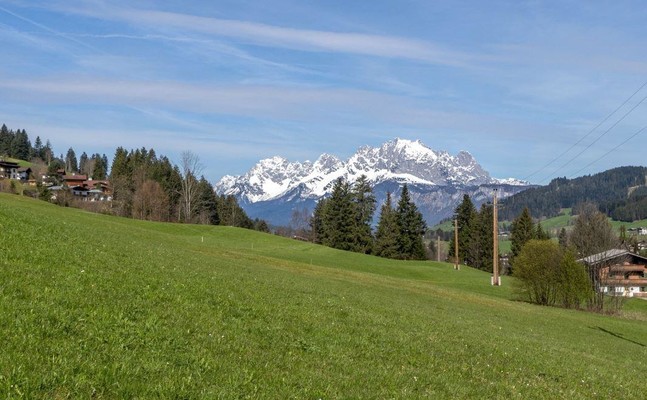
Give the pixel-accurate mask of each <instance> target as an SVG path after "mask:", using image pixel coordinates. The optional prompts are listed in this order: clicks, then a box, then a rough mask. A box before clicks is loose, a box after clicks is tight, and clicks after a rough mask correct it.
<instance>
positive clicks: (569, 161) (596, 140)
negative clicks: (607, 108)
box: [539, 96, 647, 183]
mask: <svg viewBox="0 0 647 400" xmlns="http://www.w3.org/2000/svg"><path fill="white" fill-rule="evenodd" d="M645 100H647V96H645V97H643V98H642V100H640V101H639V102H638V103H636V105H634V106H633V107H631V109H630V110H629V111H627V112H626V113H625V114H624V115H623V116H622V117H621V118H620V119H619V120H617V121H616V122H615V123H614V124H613V125H611V126H610V127H609V128H608V129H607V130H606V131H604V132H602V134H601V135H600V136H598V137H597V138H596V139H595V140H594V141H592V142H591V143H589V145H588V146H586V147H585V148H584V149H583V150H582V151H580V152H579V153H577V154H576V155H575V157H573V158H571V159H570V160H568V161H567V162H565V163H564V164H562V165H561V166H560V167H559V168H557V169H556V170H555V171H553V173H552V174H550V175H548V176H547V177H545V178H544V179H542V180H541V181H539V183H541V182H546V181H547V180H548V179H549V178H550V177H552V176H555V175H556V174H557V172H558V171H559V170H561V169H563V168H564V167H566V166H567V165H569V164H570V163H572V162H573V161H575V160H576V159H577V158H578V157H579V156H581V155H582V154H584V152H585V151H587V150H588V149H590V148H591V146H593V145H594V144H596V143H597V142H598V141H599V140H600V139H602V137H604V136H605V135H606V134H607V133H609V132H610V131H611V130H612V129H613V128H615V127H616V126H618V124H619V123H620V122H622V121H623V120H624V119H625V118H627V116H629V114H631V113H632V112H633V111H634V110H635V109H636V108H638V106H640V105H641V104H642V103H643V102H644V101H645Z"/></svg>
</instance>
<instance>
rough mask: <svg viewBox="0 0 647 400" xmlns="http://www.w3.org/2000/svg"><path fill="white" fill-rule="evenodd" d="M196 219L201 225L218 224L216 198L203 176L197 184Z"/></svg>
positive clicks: (211, 187)
mask: <svg viewBox="0 0 647 400" xmlns="http://www.w3.org/2000/svg"><path fill="white" fill-rule="evenodd" d="M198 218H199V220H200V223H201V224H209V225H218V224H220V217H219V216H218V197H217V196H216V193H215V192H214V190H213V186H211V184H210V183H209V182H208V181H207V180H206V179H205V178H204V176H203V177H201V178H200V181H199V182H198Z"/></svg>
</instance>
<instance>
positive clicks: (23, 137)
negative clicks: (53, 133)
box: [10, 129, 31, 160]
mask: <svg viewBox="0 0 647 400" xmlns="http://www.w3.org/2000/svg"><path fill="white" fill-rule="evenodd" d="M10 153H11V157H13V158H17V159H19V160H29V159H30V158H31V157H30V154H31V143H29V136H27V132H26V131H25V130H24V129H23V130H20V129H18V130H17V131H16V134H15V135H14V137H13V140H12V141H11V152H10Z"/></svg>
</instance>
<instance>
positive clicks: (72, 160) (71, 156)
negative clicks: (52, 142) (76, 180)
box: [65, 147, 79, 174]
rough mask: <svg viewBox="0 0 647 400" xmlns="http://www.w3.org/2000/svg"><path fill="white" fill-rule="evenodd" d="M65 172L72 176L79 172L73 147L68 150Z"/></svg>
mask: <svg viewBox="0 0 647 400" xmlns="http://www.w3.org/2000/svg"><path fill="white" fill-rule="evenodd" d="M65 170H66V171H67V172H69V173H71V174H73V173H76V172H78V170H79V164H78V161H77V159H76V153H75V152H74V149H73V148H71V147H70V148H69V149H68V150H67V155H66V156H65Z"/></svg>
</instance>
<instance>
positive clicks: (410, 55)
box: [61, 3, 484, 67]
mask: <svg viewBox="0 0 647 400" xmlns="http://www.w3.org/2000/svg"><path fill="white" fill-rule="evenodd" d="M61 7H62V9H64V10H65V11H67V12H74V13H77V14H81V15H85V16H89V17H93V18H100V19H109V20H118V21H121V22H127V23H129V24H131V25H133V26H140V27H141V26H147V27H149V28H152V29H168V28H173V29H180V30H181V31H183V32H194V33H201V34H207V35H213V36H216V37H228V38H234V39H237V40H239V41H242V42H244V43H247V44H249V45H259V46H270V47H279V48H285V49H292V50H300V51H312V52H331V53H343V54H354V55H364V56H375V57H385V58H402V59H408V60H417V61H421V62H425V63H431V64H439V65H446V66H453V67H467V66H469V65H471V64H473V63H474V62H475V60H477V59H479V58H484V56H481V55H476V54H471V53H465V52H461V51H456V50H452V49H449V48H446V47H444V46H442V45H439V44H434V43H431V42H428V41H421V40H417V39H410V38H404V37H397V36H389V35H376V34H366V33H356V32H333V31H323V30H311V29H298V28H288V27H282V26H276V25H270V24H264V23H258V22H250V21H241V20H234V19H222V18H213V17H203V16H197V15H190V14H182V13H174V12H167V11H158V10H145V9H137V8H122V7H112V6H109V5H106V4H105V3H100V4H93V5H92V6H85V7H79V6H61ZM162 37H163V36H158V38H162Z"/></svg>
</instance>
